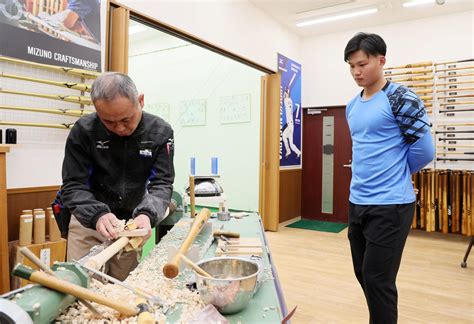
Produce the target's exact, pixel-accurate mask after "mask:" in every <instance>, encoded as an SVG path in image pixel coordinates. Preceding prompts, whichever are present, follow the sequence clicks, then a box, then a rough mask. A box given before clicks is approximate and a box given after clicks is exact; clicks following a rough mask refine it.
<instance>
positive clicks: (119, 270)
mask: <svg viewBox="0 0 474 324" xmlns="http://www.w3.org/2000/svg"><path fill="white" fill-rule="evenodd" d="M104 241H106V239H105V237H104V236H102V234H100V233H99V232H97V231H96V230H93V229H90V228H86V227H84V226H82V225H81V223H79V221H78V220H77V218H76V217H74V215H71V222H70V223H69V233H68V237H67V260H68V261H72V260H76V261H77V260H79V259H80V258H82V257H83V256H84V255H86V254H87V253H88V252H89V250H90V249H91V248H92V247H93V246H94V245H100V244H102V243H103V242H104ZM139 257H140V253H138V252H137V251H130V252H122V254H120V253H118V254H116V255H114V256H113V257H112V258H111V259H110V260H109V261H108V262H107V263H106V265H105V270H104V272H105V273H107V274H109V275H111V276H112V277H114V278H117V279H119V280H122V281H123V280H125V278H127V277H128V274H129V273H130V271H132V270H133V269H135V268H136V266H137V265H138V258H139Z"/></svg>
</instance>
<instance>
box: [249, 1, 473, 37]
mask: <svg viewBox="0 0 474 324" xmlns="http://www.w3.org/2000/svg"><path fill="white" fill-rule="evenodd" d="M407 1H410V0H319V1H318V0H293V1H288V0H286V1H285V0H250V2H251V3H253V4H254V5H255V6H256V7H258V8H260V9H261V10H262V11H264V12H265V13H266V14H267V15H269V16H271V17H273V18H274V19H275V20H276V21H277V22H279V23H280V24H281V25H283V26H284V27H285V28H287V29H288V30H290V31H291V32H293V33H295V34H297V35H299V36H302V37H308V36H313V35H320V34H329V33H333V32H340V31H345V30H354V29H361V28H367V27H370V26H376V25H387V24H390V23H396V22H401V21H407V20H414V19H421V18H426V17H431V16H438V15H445V14H451V13H456V12H463V11H470V10H474V0H444V4H442V5H438V4H424V5H420V6H416V7H410V8H405V7H403V6H402V3H403V2H407ZM439 1H442V0H439ZM374 6H375V7H377V8H378V10H379V11H378V12H377V13H375V14H371V15H367V16H360V17H353V18H349V19H345V20H339V21H333V22H326V23H322V24H316V25H312V26H306V27H296V23H297V22H301V21H304V20H309V19H311V18H314V17H326V16H329V15H334V14H337V13H346V12H348V11H353V10H360V9H365V8H367V7H374ZM473 16H474V14H473ZM473 20H474V18H473ZM473 28H474V21H473Z"/></svg>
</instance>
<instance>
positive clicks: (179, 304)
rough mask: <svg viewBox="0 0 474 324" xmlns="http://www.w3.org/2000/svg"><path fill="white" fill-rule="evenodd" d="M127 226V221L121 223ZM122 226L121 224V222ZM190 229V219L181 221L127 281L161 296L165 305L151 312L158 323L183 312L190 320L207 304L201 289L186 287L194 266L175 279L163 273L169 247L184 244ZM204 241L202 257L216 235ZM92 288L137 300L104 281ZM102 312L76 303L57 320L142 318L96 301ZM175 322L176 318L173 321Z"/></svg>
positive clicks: (117, 297)
mask: <svg viewBox="0 0 474 324" xmlns="http://www.w3.org/2000/svg"><path fill="white" fill-rule="evenodd" d="M120 223H121V224H123V226H124V227H125V222H123V223H122V222H120ZM120 226H121V225H120ZM188 231H189V221H187V220H181V221H179V222H178V223H177V224H176V225H175V226H174V227H173V228H172V229H171V231H169V232H168V234H167V235H165V236H164V237H163V238H162V240H161V242H160V243H159V244H158V245H156V246H155V247H154V249H153V250H152V251H151V252H150V254H149V255H148V256H147V257H146V258H145V260H143V261H142V262H141V263H140V264H139V265H138V266H137V268H136V269H135V270H133V271H132V272H131V273H130V275H129V276H128V277H127V279H126V280H125V282H126V283H127V284H129V285H131V286H133V287H136V288H139V289H141V290H143V291H145V292H147V293H150V294H152V295H153V296H158V297H159V299H160V300H161V301H162V302H163V304H164V305H162V307H160V305H150V306H151V312H152V313H153V315H154V318H155V320H156V321H158V322H162V323H165V322H166V321H167V316H170V315H172V316H175V315H178V313H179V314H180V315H179V316H180V318H179V320H177V322H183V321H187V320H188V318H190V317H192V314H194V313H195V312H196V311H200V310H201V309H203V308H204V307H205V306H206V305H205V304H204V303H203V302H202V300H201V298H200V296H199V294H198V292H192V291H190V290H189V289H188V288H187V287H186V283H187V282H189V281H190V278H192V277H193V276H194V272H193V271H191V270H190V269H182V270H181V271H180V274H179V276H178V277H177V278H175V279H167V278H165V277H164V275H163V270H162V269H163V266H164V265H165V264H166V263H167V262H168V247H170V246H180V245H181V244H182V242H183V241H184V239H185V238H186V236H187V233H188ZM200 239H201V240H203V242H202V243H200V244H197V246H198V248H199V257H200V258H202V257H203V255H204V254H205V252H206V251H207V249H208V248H209V246H210V245H211V244H212V237H211V236H210V237H209V238H200ZM90 289H91V290H93V291H95V292H97V293H99V294H101V295H104V296H107V297H109V298H110V299H114V300H117V301H122V302H127V303H133V301H135V300H136V298H137V296H135V295H134V294H133V293H132V292H131V291H129V290H127V289H125V288H123V287H120V286H118V285H113V284H102V283H100V282H96V281H94V282H92V283H91V287H90ZM93 304H94V306H96V307H97V309H98V310H99V312H100V313H101V314H103V318H102V319H95V318H94V317H93V314H92V313H91V312H90V311H89V310H88V309H87V308H86V307H85V306H83V305H81V304H78V303H75V304H73V306H71V307H69V308H68V309H67V310H66V311H65V312H64V313H63V314H62V315H60V316H59V317H58V318H57V320H59V321H61V322H65V323H73V322H74V321H77V322H78V323H79V322H80V323H104V321H111V322H113V323H136V322H137V319H138V317H137V316H134V317H128V318H121V317H120V314H119V313H118V312H117V311H115V310H113V309H110V308H108V307H106V306H102V305H98V304H95V303H93ZM173 322H174V321H173Z"/></svg>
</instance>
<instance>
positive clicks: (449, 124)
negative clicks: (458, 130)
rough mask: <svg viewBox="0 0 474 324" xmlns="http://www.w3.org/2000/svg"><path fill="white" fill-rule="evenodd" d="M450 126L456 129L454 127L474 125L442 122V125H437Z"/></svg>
mask: <svg viewBox="0 0 474 324" xmlns="http://www.w3.org/2000/svg"><path fill="white" fill-rule="evenodd" d="M450 126H453V127H456V126H474V123H470V122H468V123H446V122H443V123H439V124H438V127H450Z"/></svg>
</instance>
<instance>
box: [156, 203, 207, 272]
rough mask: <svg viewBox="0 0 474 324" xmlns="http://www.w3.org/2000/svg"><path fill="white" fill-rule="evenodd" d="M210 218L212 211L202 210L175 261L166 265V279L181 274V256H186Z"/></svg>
mask: <svg viewBox="0 0 474 324" xmlns="http://www.w3.org/2000/svg"><path fill="white" fill-rule="evenodd" d="M209 217H211V211H210V210H209V209H207V208H203V209H201V211H200V212H199V214H197V216H196V218H195V219H194V223H193V225H192V227H191V229H190V230H189V232H188V235H187V236H186V239H185V240H184V242H183V244H181V247H180V248H179V250H178V252H177V253H176V255H175V256H174V257H173V259H172V260H171V261H170V262H168V263H167V264H165V266H164V267H163V274H164V275H165V277H166V278H169V279H172V278H174V277H176V276H177V275H178V274H179V262H180V259H181V256H182V255H184V254H186V252H187V251H188V249H189V247H190V246H191V244H192V243H193V242H194V239H195V238H196V236H197V235H198V234H199V232H200V231H201V230H202V228H203V227H204V224H206V222H207V221H208V219H209Z"/></svg>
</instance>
